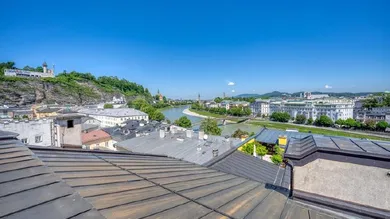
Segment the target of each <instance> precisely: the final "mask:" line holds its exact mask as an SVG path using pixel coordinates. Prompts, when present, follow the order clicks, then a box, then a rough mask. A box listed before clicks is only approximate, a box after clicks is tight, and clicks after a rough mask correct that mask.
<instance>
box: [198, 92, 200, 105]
mask: <svg viewBox="0 0 390 219" xmlns="http://www.w3.org/2000/svg"><path fill="white" fill-rule="evenodd" d="M198 103H200V94H199V93H198Z"/></svg>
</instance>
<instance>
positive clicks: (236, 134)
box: [232, 129, 249, 138]
mask: <svg viewBox="0 0 390 219" xmlns="http://www.w3.org/2000/svg"><path fill="white" fill-rule="evenodd" d="M243 135H249V133H248V132H247V131H243V130H241V129H237V130H236V131H235V132H234V133H233V134H232V137H233V138H242V136H243Z"/></svg>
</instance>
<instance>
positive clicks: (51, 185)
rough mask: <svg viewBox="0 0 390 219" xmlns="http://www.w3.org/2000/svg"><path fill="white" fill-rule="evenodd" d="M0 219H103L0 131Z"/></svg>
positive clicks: (55, 175)
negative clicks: (77, 218) (72, 218)
mask: <svg viewBox="0 0 390 219" xmlns="http://www.w3.org/2000/svg"><path fill="white" fill-rule="evenodd" d="M0 188H1V189H0V217H1V218H3V217H6V218H32V219H35V218H37V219H38V218H71V217H79V218H104V217H103V216H102V215H101V214H100V213H99V212H98V211H96V210H95V209H94V208H93V206H92V205H91V204H90V203H89V202H88V201H86V200H85V199H84V198H83V197H81V196H80V195H79V194H78V193H77V192H76V191H75V190H74V189H73V188H71V187H70V186H69V185H68V184H67V183H65V182H64V181H63V180H62V179H61V177H59V176H58V175H57V174H54V172H53V171H52V170H51V169H50V168H49V167H47V166H46V165H45V164H44V163H43V162H42V161H41V160H40V159H38V158H37V157H35V155H34V154H33V153H32V152H31V150H30V149H28V148H27V147H25V146H24V145H23V144H21V142H20V141H19V140H17V139H15V138H14V137H12V135H9V134H7V133H5V132H3V131H0Z"/></svg>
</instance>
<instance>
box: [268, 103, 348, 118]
mask: <svg viewBox="0 0 390 219" xmlns="http://www.w3.org/2000/svg"><path fill="white" fill-rule="evenodd" d="M353 109H354V102H353V101H352V100H347V99H324V100H319V101H296V102H288V101H282V102H271V103H270V114H272V113H274V112H287V113H288V114H290V116H291V117H294V118H295V117H296V116H297V115H305V117H306V118H313V120H315V119H317V118H319V117H320V116H322V115H325V116H328V117H329V118H331V119H332V120H333V121H336V120H338V119H344V120H345V119H348V118H353Z"/></svg>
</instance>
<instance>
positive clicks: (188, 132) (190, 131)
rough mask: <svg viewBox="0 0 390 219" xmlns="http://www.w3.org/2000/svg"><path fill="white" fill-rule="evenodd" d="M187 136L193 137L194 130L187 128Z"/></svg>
mask: <svg viewBox="0 0 390 219" xmlns="http://www.w3.org/2000/svg"><path fill="white" fill-rule="evenodd" d="M186 136H187V138H192V130H190V129H187V130H186Z"/></svg>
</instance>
